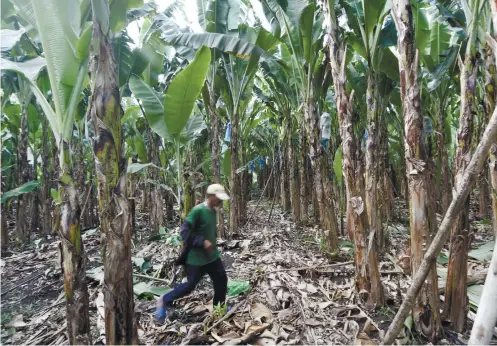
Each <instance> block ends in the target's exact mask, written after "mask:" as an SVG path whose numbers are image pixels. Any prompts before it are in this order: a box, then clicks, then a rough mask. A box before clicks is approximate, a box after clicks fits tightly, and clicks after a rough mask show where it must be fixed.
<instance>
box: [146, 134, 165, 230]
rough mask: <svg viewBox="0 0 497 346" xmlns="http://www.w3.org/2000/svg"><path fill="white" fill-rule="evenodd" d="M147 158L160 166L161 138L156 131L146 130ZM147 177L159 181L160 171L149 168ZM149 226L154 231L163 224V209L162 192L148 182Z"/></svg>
mask: <svg viewBox="0 0 497 346" xmlns="http://www.w3.org/2000/svg"><path fill="white" fill-rule="evenodd" d="M147 134H148V143H149V148H148V158H149V160H150V161H151V162H152V163H154V164H155V165H156V166H157V167H161V163H160V159H159V147H160V141H161V138H160V137H159V135H157V134H156V133H153V132H152V131H148V133H147ZM148 174H149V178H150V179H151V180H153V181H159V179H160V172H159V171H158V170H157V169H156V168H153V167H151V168H149V170H148ZM150 202H151V203H150V228H151V231H152V232H154V233H156V232H158V231H159V228H160V227H161V226H163V225H164V211H163V205H164V203H163V201H162V193H161V191H160V189H159V187H158V186H157V185H155V184H150Z"/></svg>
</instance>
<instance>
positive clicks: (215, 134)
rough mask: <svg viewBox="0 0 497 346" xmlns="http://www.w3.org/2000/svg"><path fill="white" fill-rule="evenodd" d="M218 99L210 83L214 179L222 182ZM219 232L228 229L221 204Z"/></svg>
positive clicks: (215, 181)
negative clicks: (225, 225) (225, 226)
mask: <svg viewBox="0 0 497 346" xmlns="http://www.w3.org/2000/svg"><path fill="white" fill-rule="evenodd" d="M216 104H217V99H216V93H215V90H214V83H209V117H210V125H211V131H210V132H209V134H210V137H211V138H210V143H211V157H212V181H213V182H214V183H216V184H219V183H220V182H221V169H220V165H219V115H218V111H217V108H216ZM217 232H218V235H219V236H220V237H222V238H226V230H225V229H224V209H223V206H222V205H220V206H219V209H218V213H217Z"/></svg>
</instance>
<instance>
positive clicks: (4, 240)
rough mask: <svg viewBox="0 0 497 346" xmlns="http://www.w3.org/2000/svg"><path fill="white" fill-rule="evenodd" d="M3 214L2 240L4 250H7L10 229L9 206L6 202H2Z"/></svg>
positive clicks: (1, 216) (0, 217)
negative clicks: (7, 206) (8, 219)
mask: <svg viewBox="0 0 497 346" xmlns="http://www.w3.org/2000/svg"><path fill="white" fill-rule="evenodd" d="M1 208H2V214H1V215H0V219H1V227H2V230H1V238H0V239H1V242H2V246H1V247H2V251H5V250H7V249H8V248H9V229H8V224H7V208H6V207H5V204H2V207H1Z"/></svg>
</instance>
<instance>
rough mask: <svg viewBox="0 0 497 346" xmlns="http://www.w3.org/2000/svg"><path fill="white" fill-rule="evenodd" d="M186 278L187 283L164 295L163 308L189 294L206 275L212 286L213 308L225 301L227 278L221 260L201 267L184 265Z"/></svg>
mask: <svg viewBox="0 0 497 346" xmlns="http://www.w3.org/2000/svg"><path fill="white" fill-rule="evenodd" d="M185 267H186V276H187V279H188V281H187V282H185V283H182V284H180V285H178V286H177V287H176V288H175V289H174V290H172V291H170V292H168V293H167V294H165V295H164V297H163V300H164V306H171V304H172V302H173V301H175V300H176V299H179V298H181V297H184V296H186V295H187V294H189V293H191V292H192V291H193V290H194V289H195V287H196V286H197V284H198V283H199V282H200V280H201V279H202V277H203V276H204V275H205V274H208V275H209V276H210V278H211V280H212V283H213V285H214V301H213V303H214V306H216V305H217V304H218V303H221V304H224V303H225V301H226V291H227V290H228V277H227V276H226V270H225V269H224V265H223V262H222V261H221V258H218V259H217V260H215V261H214V262H211V263H209V264H206V265H203V266H192V265H190V264H186V266H185Z"/></svg>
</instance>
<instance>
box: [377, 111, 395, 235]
mask: <svg viewBox="0 0 497 346" xmlns="http://www.w3.org/2000/svg"><path fill="white" fill-rule="evenodd" d="M380 147H381V149H380V152H381V160H382V162H383V165H382V169H381V172H380V181H381V183H380V185H381V187H382V188H381V192H380V194H379V195H378V196H384V197H383V198H382V201H383V203H382V207H383V210H382V222H385V221H387V222H388V221H389V220H390V219H391V216H392V206H393V199H394V198H393V181H391V180H390V177H391V172H390V170H391V165H390V160H389V157H388V129H387V124H386V122H385V121H381V135H380ZM378 199H380V197H378ZM383 231H384V230H383V227H382V228H381V230H380V232H379V235H378V238H380V237H381V238H384V237H385V234H384V232H383Z"/></svg>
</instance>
